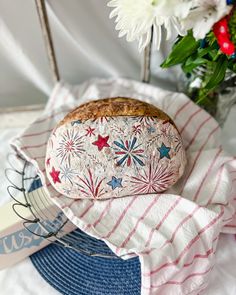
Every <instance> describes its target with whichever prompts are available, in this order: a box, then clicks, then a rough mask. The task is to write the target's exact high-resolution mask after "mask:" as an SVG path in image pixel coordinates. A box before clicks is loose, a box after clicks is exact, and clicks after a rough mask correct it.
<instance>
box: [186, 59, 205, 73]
mask: <svg viewBox="0 0 236 295" xmlns="http://www.w3.org/2000/svg"><path fill="white" fill-rule="evenodd" d="M205 63H207V59H205V58H202V57H196V58H195V57H192V56H190V57H189V58H188V59H187V60H186V62H185V63H184V64H183V66H182V69H183V71H184V72H185V73H191V72H192V70H193V69H195V68H197V67H198V66H201V65H203V64H205Z"/></svg>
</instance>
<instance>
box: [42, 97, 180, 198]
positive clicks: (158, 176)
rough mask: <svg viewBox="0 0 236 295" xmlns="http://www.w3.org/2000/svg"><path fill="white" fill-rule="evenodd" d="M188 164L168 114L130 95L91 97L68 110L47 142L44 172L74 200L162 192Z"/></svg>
mask: <svg viewBox="0 0 236 295" xmlns="http://www.w3.org/2000/svg"><path fill="white" fill-rule="evenodd" d="M185 164H186V157H185V152H184V148H183V144H182V140H181V137H180V134H179V132H178V130H177V128H176V126H175V125H174V123H173V121H172V120H171V119H170V118H169V116H168V115H167V114H165V113H164V112H162V111H161V110H160V109H158V108H156V107H155V106H153V105H150V104H148V103H145V102H142V101H138V100H135V99H130V98H121V97H118V98H108V99H102V100H97V101H91V102H89V103H86V104H83V105H81V106H80V107H78V108H76V109H75V110H73V111H72V112H70V113H69V114H68V115H67V116H66V117H65V118H64V119H63V120H62V121H61V122H60V123H59V124H58V126H57V127H56V128H55V129H54V130H53V132H52V134H51V136H50V138H49V141H48V145H47V154H46V162H45V167H46V173H47V177H48V179H49V181H50V182H51V184H52V185H53V186H54V188H55V189H56V190H57V191H58V192H60V193H62V194H63V195H65V196H67V197H69V198H74V199H77V198H78V199H80V198H89V199H104V198H106V199H107V198H119V197H125V196H128V195H139V194H150V193H160V192H163V191H165V190H167V189H168V188H170V187H171V186H172V185H173V184H175V183H176V182H177V180H178V179H179V178H180V177H181V176H182V174H183V172H184V168H185Z"/></svg>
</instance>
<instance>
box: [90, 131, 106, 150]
mask: <svg viewBox="0 0 236 295" xmlns="http://www.w3.org/2000/svg"><path fill="white" fill-rule="evenodd" d="M108 139H109V136H105V137H102V136H101V135H98V139H97V140H96V141H94V142H93V144H94V145H96V146H97V147H98V150H99V151H101V150H102V149H103V148H104V147H109V144H108V143H107V141H108Z"/></svg>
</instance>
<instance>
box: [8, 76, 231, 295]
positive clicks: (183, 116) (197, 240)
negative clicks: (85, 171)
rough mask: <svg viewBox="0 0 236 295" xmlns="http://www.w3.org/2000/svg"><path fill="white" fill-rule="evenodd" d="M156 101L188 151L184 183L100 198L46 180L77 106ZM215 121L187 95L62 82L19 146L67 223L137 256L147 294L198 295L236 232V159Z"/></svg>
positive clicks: (126, 84) (138, 86) (125, 83)
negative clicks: (51, 140) (223, 237)
mask: <svg viewBox="0 0 236 295" xmlns="http://www.w3.org/2000/svg"><path fill="white" fill-rule="evenodd" d="M116 96H124V97H133V98H137V99H141V100H144V101H146V102H149V103H152V104H154V105H156V106H157V107H159V108H160V109H162V110H163V111H164V112H166V113H167V114H168V115H169V116H170V117H172V119H173V120H174V122H175V124H176V126H177V127H178V129H179V131H180V133H181V135H182V138H183V142H184V146H185V149H186V153H187V159H188V164H187V169H186V171H185V174H184V176H183V177H182V179H181V180H180V181H179V182H178V183H177V184H176V185H175V186H174V187H172V188H171V189H170V190H168V191H167V192H165V193H163V194H156V195H155V194H154V195H149V194H146V195H140V196H137V195H136V196H129V197H125V198H120V199H108V200H101V201H99V200H98V201H93V200H82V199H80V200H72V199H68V198H66V197H64V196H62V195H60V194H58V193H57V192H56V191H55V190H54V189H53V188H52V186H51V185H50V183H49V181H48V180H47V178H46V175H45V167H44V161H45V149H46V144H47V140H48V137H49V135H50V132H51V131H52V129H53V128H54V127H55V126H56V124H57V123H58V122H59V121H60V120H61V119H62V118H63V117H64V116H65V115H66V114H67V112H69V111H70V110H71V109H73V108H74V107H76V106H78V105H80V104H82V103H84V102H86V101H87V100H93V99H98V98H104V97H105V98H106V97H116ZM220 135H221V130H220V128H219V126H218V124H217V123H216V122H215V120H214V119H213V118H212V117H211V116H210V115H209V114H208V113H206V112H205V111H204V110H202V109H200V108H199V107H198V106H196V105H195V104H194V103H193V102H192V101H191V100H189V99H188V98H187V97H186V96H185V95H183V94H180V93H172V92H168V91H164V90H162V89H160V88H156V87H153V86H150V85H146V84H142V83H139V82H135V81H131V80H125V79H109V80H97V79H95V80H91V81H88V82H86V83H84V84H82V85H80V86H73V87H72V86H69V85H66V84H64V83H59V84H57V85H56V87H55V89H54V90H53V92H52V95H51V97H50V99H49V102H48V104H47V106H46V109H45V111H44V113H43V114H42V116H41V117H40V118H38V119H37V120H36V121H35V122H34V123H32V124H31V125H30V126H29V127H28V128H27V129H26V130H25V131H24V132H23V134H21V135H20V136H19V137H18V138H16V139H15V140H14V142H13V146H14V147H15V148H16V150H17V151H18V152H19V153H20V154H21V155H23V156H24V157H25V158H26V159H27V160H29V161H30V162H31V163H32V164H33V165H35V166H36V168H37V169H38V172H39V175H40V176H41V178H42V181H43V184H44V187H45V189H46V190H47V191H48V193H49V194H50V196H51V198H52V199H53V200H54V202H55V203H56V204H57V205H58V206H59V207H60V208H61V209H62V210H63V211H64V213H65V214H66V215H67V216H68V218H69V219H70V220H71V221H72V222H73V223H74V224H75V225H76V226H78V227H79V228H80V229H82V230H83V231H85V232H86V233H88V234H90V235H92V236H94V237H96V238H99V239H102V240H104V241H105V242H106V243H107V245H108V246H109V247H110V248H111V249H112V250H113V251H114V252H115V253H116V254H117V255H119V256H121V257H122V258H124V259H128V258H130V257H133V256H134V255H135V256H136V255H138V256H139V259H140V262H141V272H142V295H147V294H163V295H166V294H168V295H172V294H173V295H177V294H181V295H182V294H199V293H200V292H201V291H202V290H204V289H205V288H206V286H207V283H208V280H209V276H210V274H211V270H212V268H213V267H214V263H215V260H214V256H215V251H216V248H217V241H218V238H219V234H220V233H221V232H223V233H236V215H235V212H236V159H234V158H232V157H230V156H229V155H227V154H226V153H225V152H224V151H223V150H222V147H221V144H220Z"/></svg>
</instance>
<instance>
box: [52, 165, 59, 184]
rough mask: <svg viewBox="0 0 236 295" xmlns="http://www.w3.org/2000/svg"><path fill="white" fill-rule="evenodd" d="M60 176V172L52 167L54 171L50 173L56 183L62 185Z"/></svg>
mask: <svg viewBox="0 0 236 295" xmlns="http://www.w3.org/2000/svg"><path fill="white" fill-rule="evenodd" d="M59 174H60V171H57V170H56V169H55V168H54V167H52V171H51V172H50V175H51V177H52V180H53V182H54V183H57V182H59V183H61V180H60V178H59Z"/></svg>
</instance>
